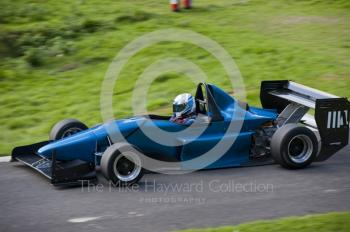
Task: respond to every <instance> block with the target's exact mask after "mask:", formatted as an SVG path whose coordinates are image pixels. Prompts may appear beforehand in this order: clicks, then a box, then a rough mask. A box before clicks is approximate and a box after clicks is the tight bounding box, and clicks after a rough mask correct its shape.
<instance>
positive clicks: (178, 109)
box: [173, 103, 186, 113]
mask: <svg viewBox="0 0 350 232" xmlns="http://www.w3.org/2000/svg"><path fill="white" fill-rule="evenodd" d="M185 108H186V104H185V103H183V104H179V105H175V104H174V105H173V112H174V113H177V112H182V111H183V110H184V109H185Z"/></svg>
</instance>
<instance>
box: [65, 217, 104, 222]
mask: <svg viewBox="0 0 350 232" xmlns="http://www.w3.org/2000/svg"><path fill="white" fill-rule="evenodd" d="M100 218H101V217H81V218H71V219H69V220H68V222H71V223H82V222H90V221H94V220H97V219H100Z"/></svg>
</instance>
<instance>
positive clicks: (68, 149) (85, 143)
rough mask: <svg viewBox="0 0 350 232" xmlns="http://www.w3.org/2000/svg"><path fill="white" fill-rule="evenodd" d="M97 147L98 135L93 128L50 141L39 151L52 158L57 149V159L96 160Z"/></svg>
mask: <svg viewBox="0 0 350 232" xmlns="http://www.w3.org/2000/svg"><path fill="white" fill-rule="evenodd" d="M95 148H96V136H95V134H94V133H93V131H92V130H86V131H82V132H79V133H77V134H75V135H72V136H69V137H67V138H63V139H60V140H57V141H54V142H52V143H49V144H48V145H46V146H43V147H41V148H40V149H39V150H38V153H39V155H41V156H43V157H47V158H51V157H52V154H53V151H55V152H56V159H57V160H62V161H68V160H74V159H80V160H84V161H87V162H92V161H94V152H95Z"/></svg>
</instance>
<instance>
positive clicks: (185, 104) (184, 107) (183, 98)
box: [173, 93, 196, 118]
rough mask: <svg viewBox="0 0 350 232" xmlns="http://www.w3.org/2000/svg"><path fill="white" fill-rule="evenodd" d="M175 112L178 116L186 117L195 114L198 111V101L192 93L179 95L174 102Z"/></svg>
mask: <svg viewBox="0 0 350 232" xmlns="http://www.w3.org/2000/svg"><path fill="white" fill-rule="evenodd" d="M173 112H174V117H176V118H185V117H188V116H191V115H194V114H195V112H196V102H195V100H194V98H193V97H192V95H191V94H189V93H183V94H180V95H177V96H176V97H175V99H174V102H173Z"/></svg>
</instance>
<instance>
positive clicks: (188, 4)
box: [170, 0, 192, 12]
mask: <svg viewBox="0 0 350 232" xmlns="http://www.w3.org/2000/svg"><path fill="white" fill-rule="evenodd" d="M183 5H184V8H185V9H191V8H192V0H183ZM170 8H171V10H172V11H174V12H179V11H180V0H170Z"/></svg>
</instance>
